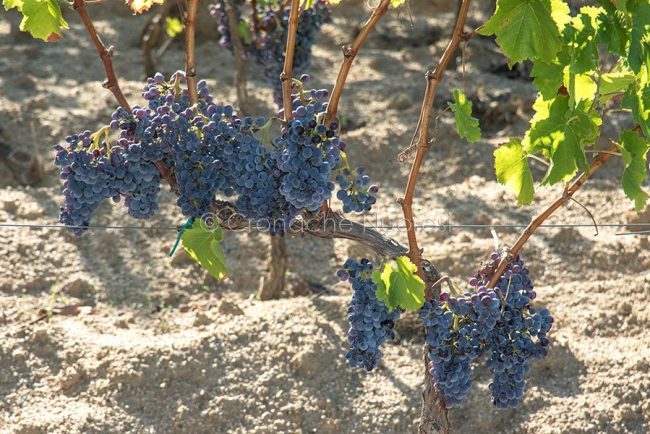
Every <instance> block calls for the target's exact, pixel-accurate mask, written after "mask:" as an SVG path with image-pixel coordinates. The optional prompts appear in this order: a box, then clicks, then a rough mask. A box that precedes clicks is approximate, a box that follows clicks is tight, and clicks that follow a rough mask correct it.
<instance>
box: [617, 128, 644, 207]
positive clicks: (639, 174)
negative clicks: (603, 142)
mask: <svg viewBox="0 0 650 434" xmlns="http://www.w3.org/2000/svg"><path fill="white" fill-rule="evenodd" d="M619 148H620V150H621V154H622V155H623V161H624V162H625V170H624V171H623V177H622V179H621V183H622V184H623V191H624V192H625V194H626V195H627V197H629V198H630V199H631V200H633V201H634V207H635V208H636V210H637V211H642V210H643V209H644V208H645V206H646V204H647V202H648V193H646V192H645V191H644V190H643V189H642V188H641V185H642V184H643V181H644V180H645V178H646V175H647V154H648V150H650V142H649V141H648V140H647V139H645V138H643V137H640V136H639V135H638V134H637V133H635V132H634V131H623V132H622V133H621V144H620V146H619Z"/></svg>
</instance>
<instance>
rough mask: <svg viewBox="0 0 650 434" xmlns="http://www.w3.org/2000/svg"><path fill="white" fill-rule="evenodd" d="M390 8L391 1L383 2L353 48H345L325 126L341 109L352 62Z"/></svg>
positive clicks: (355, 41)
mask: <svg viewBox="0 0 650 434" xmlns="http://www.w3.org/2000/svg"><path fill="white" fill-rule="evenodd" d="M389 6H390V0H381V3H379V4H378V5H377V7H375V9H373V11H372V13H371V14H370V17H369V18H368V21H366V23H365V24H364V25H363V28H362V29H361V32H359V34H358V35H357V37H356V39H355V40H354V42H353V43H352V46H351V47H346V46H343V62H342V63H341V68H340V69H339V75H338V76H337V77H336V83H335V84H334V88H333V89H332V94H331V95H330V99H329V102H328V104H327V118H326V119H325V124H326V125H329V124H330V123H331V122H332V121H333V120H334V117H335V116H336V112H337V111H338V107H339V100H340V99H341V95H342V94H343V88H344V87H345V81H346V80H347V78H348V73H349V72H350V68H351V67H352V62H354V59H355V58H356V57H357V54H358V53H359V50H360V49H361V46H362V45H363V44H364V42H366V39H368V35H369V34H370V32H371V31H372V30H373V29H374V28H375V26H376V25H377V23H378V22H379V20H380V19H381V18H382V17H383V16H384V15H385V14H386V11H388V7H389Z"/></svg>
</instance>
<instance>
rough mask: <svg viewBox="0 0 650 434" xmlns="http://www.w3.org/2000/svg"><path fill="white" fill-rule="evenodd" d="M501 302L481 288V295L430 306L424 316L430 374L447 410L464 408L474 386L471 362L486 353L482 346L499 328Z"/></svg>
mask: <svg viewBox="0 0 650 434" xmlns="http://www.w3.org/2000/svg"><path fill="white" fill-rule="evenodd" d="M499 306H500V303H499V299H498V297H497V295H496V293H495V292H494V291H490V290H488V289H487V288H485V287H481V288H480V289H479V291H478V293H475V294H472V293H469V292H468V293H465V294H464V295H463V296H461V297H450V296H449V295H448V294H446V293H443V294H442V296H441V299H440V301H438V302H427V303H425V305H424V306H423V307H422V309H421V310H420V316H421V318H422V320H423V322H424V326H425V328H426V330H427V336H426V339H427V343H428V345H429V352H428V357H429V362H430V366H429V371H430V373H431V377H432V378H433V380H434V382H435V384H436V386H437V387H438V389H439V390H440V392H441V393H442V395H443V397H444V398H445V402H446V403H447V406H449V407H453V406H456V405H459V404H461V403H462V402H463V401H464V399H465V397H466V396H467V394H468V393H469V391H470V388H471V386H472V378H471V362H472V361H473V360H475V359H476V358H477V357H479V356H480V355H481V353H482V342H484V341H485V339H487V337H488V334H489V332H490V331H491V330H492V328H493V327H494V326H495V325H496V320H497V318H498V317H499Z"/></svg>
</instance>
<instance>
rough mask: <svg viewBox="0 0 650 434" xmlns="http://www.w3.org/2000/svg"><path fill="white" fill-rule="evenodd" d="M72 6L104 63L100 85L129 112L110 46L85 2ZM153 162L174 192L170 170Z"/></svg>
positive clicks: (161, 163) (77, 2)
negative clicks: (98, 31) (104, 73)
mask: <svg viewBox="0 0 650 434" xmlns="http://www.w3.org/2000/svg"><path fill="white" fill-rule="evenodd" d="M72 7H73V8H74V10H75V11H76V12H77V14H78V15H79V17H80V18H81V21H83V23H84V26H85V27H86V31H87V32H88V36H90V39H91V41H92V42H93V44H94V45H95V49H96V50H97V54H99V58H100V60H101V61H102V63H103V65H104V70H105V72H106V81H105V82H104V83H103V84H102V86H104V87H105V88H106V89H108V90H110V91H111V93H112V94H113V96H114V97H115V100H116V101H117V103H118V104H119V105H120V107H122V108H123V109H124V110H126V111H127V112H129V113H131V111H132V110H131V106H130V105H129V102H128V101H127V100H126V97H125V96H124V93H122V88H120V84H119V82H118V81H117V75H115V68H114V67H113V60H112V58H111V51H112V50H111V49H110V48H109V49H106V46H104V43H103V42H102V40H101V38H100V37H99V35H98V34H97V30H96V29H95V25H94V24H93V22H92V19H91V18H90V15H88V10H87V9H86V2H85V1H84V0H74V2H73V4H72ZM154 164H155V165H156V168H157V169H158V171H159V172H160V175H161V176H162V177H163V179H165V181H167V183H168V184H169V186H170V187H171V189H172V191H174V192H176V191H177V189H178V187H177V184H176V179H175V178H174V174H173V173H172V171H171V170H170V169H169V168H168V167H167V166H166V165H165V163H163V162H162V161H156V162H155V163H154Z"/></svg>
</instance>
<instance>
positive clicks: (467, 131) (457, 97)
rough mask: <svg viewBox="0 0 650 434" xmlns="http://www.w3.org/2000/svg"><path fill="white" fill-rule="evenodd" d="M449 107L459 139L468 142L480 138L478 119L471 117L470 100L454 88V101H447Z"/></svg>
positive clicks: (476, 140)
mask: <svg viewBox="0 0 650 434" xmlns="http://www.w3.org/2000/svg"><path fill="white" fill-rule="evenodd" d="M448 104H449V108H451V111H453V112H454V118H455V119H456V131H458V135H459V136H460V138H461V139H467V141H468V142H478V141H479V140H481V127H480V126H479V123H478V119H476V118H473V117H472V102H471V101H469V100H468V99H467V97H465V94H463V92H461V91H460V90H458V89H456V90H454V102H453V103H451V102H449V103H448Z"/></svg>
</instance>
